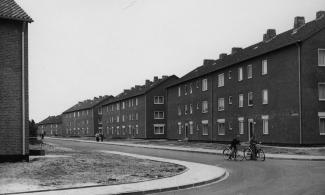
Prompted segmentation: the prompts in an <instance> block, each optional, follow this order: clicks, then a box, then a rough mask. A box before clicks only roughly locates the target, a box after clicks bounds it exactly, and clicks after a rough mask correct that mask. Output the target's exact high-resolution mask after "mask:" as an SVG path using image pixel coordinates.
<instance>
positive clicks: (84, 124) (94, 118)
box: [62, 95, 113, 136]
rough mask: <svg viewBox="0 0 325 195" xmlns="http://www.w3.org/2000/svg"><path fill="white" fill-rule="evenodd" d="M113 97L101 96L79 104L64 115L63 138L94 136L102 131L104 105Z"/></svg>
mask: <svg viewBox="0 0 325 195" xmlns="http://www.w3.org/2000/svg"><path fill="white" fill-rule="evenodd" d="M111 99H113V96H108V95H106V96H99V97H95V98H94V99H92V100H90V99H88V100H85V101H81V102H79V103H77V104H76V105H74V106H72V107H71V108H69V109H68V110H66V111H64V112H63V113H62V135H63V136H94V135H95V134H96V133H97V132H100V131H102V128H103V124H102V105H103V104H105V103H107V102H108V101H110V100H111Z"/></svg>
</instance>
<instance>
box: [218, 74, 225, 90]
mask: <svg viewBox="0 0 325 195" xmlns="http://www.w3.org/2000/svg"><path fill="white" fill-rule="evenodd" d="M223 86H225V74H224V73H222V74H218V87H223Z"/></svg>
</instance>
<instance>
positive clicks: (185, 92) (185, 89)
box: [184, 85, 188, 95]
mask: <svg viewBox="0 0 325 195" xmlns="http://www.w3.org/2000/svg"><path fill="white" fill-rule="evenodd" d="M187 91H188V88H187V85H184V95H187Z"/></svg>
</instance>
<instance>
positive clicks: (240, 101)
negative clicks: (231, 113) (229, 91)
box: [238, 94, 244, 108]
mask: <svg viewBox="0 0 325 195" xmlns="http://www.w3.org/2000/svg"><path fill="white" fill-rule="evenodd" d="M238 107H240V108H241V107H244V94H239V95H238Z"/></svg>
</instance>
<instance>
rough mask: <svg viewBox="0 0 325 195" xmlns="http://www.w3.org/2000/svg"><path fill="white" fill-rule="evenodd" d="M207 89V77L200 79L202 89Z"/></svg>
mask: <svg viewBox="0 0 325 195" xmlns="http://www.w3.org/2000/svg"><path fill="white" fill-rule="evenodd" d="M207 90H208V79H202V91H207Z"/></svg>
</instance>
